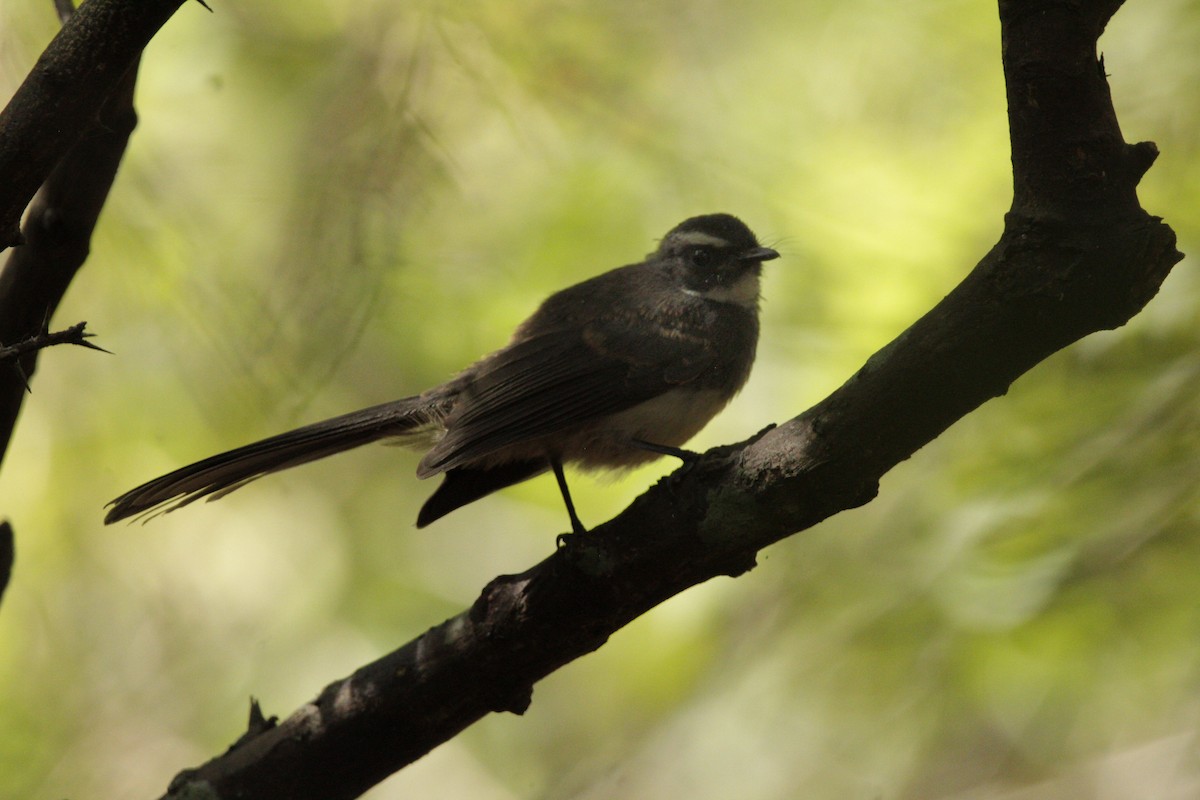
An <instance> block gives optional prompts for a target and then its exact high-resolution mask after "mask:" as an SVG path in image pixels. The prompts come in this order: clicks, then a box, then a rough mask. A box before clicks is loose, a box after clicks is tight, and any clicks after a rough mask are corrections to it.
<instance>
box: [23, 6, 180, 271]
mask: <svg viewBox="0 0 1200 800" xmlns="http://www.w3.org/2000/svg"><path fill="white" fill-rule="evenodd" d="M182 4H183V0H88V2H87V3H85V4H84V5H83V6H81V7H80V9H79V10H78V11H77V12H76V13H74V14H72V15H71V17H70V19H68V20H67V21H66V23H65V24H64V25H63V27H62V30H60V31H59V32H58V35H57V36H55V37H54V39H53V41H51V42H50V45H49V46H48V47H47V48H46V50H45V52H44V53H42V55H41V57H40V58H39V59H38V61H37V64H35V65H34V67H33V70H32V71H31V72H30V73H29V77H27V78H26V79H25V81H24V82H23V83H22V84H21V86H20V88H18V89H17V92H16V94H14V95H13V97H12V100H10V101H9V103H8V106H7V107H6V108H5V109H4V110H3V111H2V112H0V175H3V176H4V186H3V188H2V189H0V250H3V249H4V248H6V247H11V246H13V245H16V244H20V243H21V242H22V237H21V234H20V233H19V232H18V231H19V223H20V219H21V213H22V212H23V211H24V210H25V207H26V206H27V205H29V201H30V199H31V198H32V197H33V195H34V193H35V192H36V191H37V190H38V187H40V186H41V185H42V184H43V183H45V182H46V180H47V178H48V177H49V175H50V173H51V171H52V170H53V169H54V168H55V165H56V164H58V162H59V160H60V159H62V157H63V154H64V153H66V152H67V151H68V150H70V149H71V147H72V146H73V145H74V144H75V143H76V142H77V141H79V140H80V139H81V138H82V135H83V134H84V133H85V132H87V131H94V125H95V123H96V116H97V114H98V113H99V111H100V108H101V107H102V106H103V105H104V103H105V101H106V100H107V99H108V97H109V95H111V94H112V93H113V90H114V88H115V87H116V86H118V85H119V83H120V81H121V80H122V76H123V75H124V74H125V73H126V72H127V71H128V70H129V68H130V67H131V65H132V64H133V63H134V61H135V60H136V59H137V58H139V57H140V56H141V53H142V50H143V49H144V48H145V47H146V44H147V43H148V42H149V41H150V39H151V37H152V36H154V34H155V33H157V32H158V29H159V28H161V27H162V26H163V24H164V23H166V21H167V20H168V19H169V18H170V16H171V15H172V14H173V13H175V9H177V8H179V6H180V5H182Z"/></svg>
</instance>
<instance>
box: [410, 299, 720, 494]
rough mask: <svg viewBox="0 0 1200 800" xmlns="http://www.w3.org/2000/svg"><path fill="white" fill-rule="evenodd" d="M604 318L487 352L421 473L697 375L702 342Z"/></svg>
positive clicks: (702, 364) (620, 406) (626, 404)
mask: <svg viewBox="0 0 1200 800" xmlns="http://www.w3.org/2000/svg"><path fill="white" fill-rule="evenodd" d="M636 327H639V326H632V325H629V324H621V323H620V322H619V321H613V320H602V321H594V322H593V323H591V324H589V325H586V326H584V328H583V329H582V330H580V329H574V330H570V329H562V328H560V329H559V330H556V331H551V332H547V333H543V334H539V335H536V336H534V337H531V338H529V339H525V340H521V341H517V342H515V343H513V344H511V345H509V346H508V347H506V348H505V349H503V350H501V351H499V352H497V353H495V354H494V355H492V356H490V357H489V358H487V359H485V360H484V361H483V362H481V364H480V370H479V372H478V373H476V374H475V375H474V376H473V380H472V382H471V386H470V388H469V389H468V390H467V391H466V392H465V393H464V395H463V396H460V404H459V407H458V408H457V409H456V410H455V412H454V413H453V414H452V415H451V416H450V417H449V418H448V419H447V420H446V424H447V427H448V432H447V433H446V435H445V437H444V438H443V439H442V440H441V441H440V442H438V444H437V445H436V446H435V447H433V449H431V450H430V451H429V453H428V454H426V456H425V458H424V459H423V460H422V461H421V466H420V468H419V470H418V473H417V474H418V475H420V476H421V477H427V476H429V475H434V474H437V473H439V472H444V471H446V470H448V469H452V468H454V467H459V466H462V465H467V464H470V463H471V462H473V461H475V460H476V459H480V458H483V457H485V456H488V455H490V454H492V453H494V452H496V451H497V450H500V449H502V448H504V447H507V446H509V445H512V444H515V443H518V442H522V441H529V440H533V439H537V438H539V437H542V436H547V435H550V434H554V433H557V432H559V431H563V430H566V429H569V428H571V427H572V426H575V425H579V424H582V423H585V422H589V421H591V420H594V419H597V418H599V417H603V416H607V415H609V414H614V413H617V412H619V411H623V410H625V409H627V408H632V407H633V406H636V405H638V404H639V403H642V402H644V401H646V400H649V399H651V398H653V397H656V396H658V395H660V394H663V393H664V392H667V391H670V390H671V389H673V388H675V387H677V386H681V385H684V384H687V383H688V382H690V381H692V380H694V379H695V378H696V377H698V376H699V375H701V374H702V373H703V372H704V370H705V369H707V368H708V367H709V366H710V365H711V363H712V358H711V356H710V354H709V352H708V349H707V348H706V347H705V346H704V342H703V341H701V340H700V339H697V338H694V337H687V336H683V335H681V334H679V333H678V332H675V331H666V330H662V329H656V328H655V327H654V326H646V327H650V328H651V331H652V332H650V333H647V331H646V330H645V329H644V328H643V329H642V330H636V331H635V330H633V328H636Z"/></svg>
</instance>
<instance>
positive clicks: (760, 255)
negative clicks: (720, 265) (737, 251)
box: [738, 247, 779, 261]
mask: <svg viewBox="0 0 1200 800" xmlns="http://www.w3.org/2000/svg"><path fill="white" fill-rule="evenodd" d="M776 258H779V253H778V252H777V251H775V250H772V249H771V248H769V247H755V248H752V249H750V250H747V251H746V252H744V253H742V254H741V255H740V256H738V261H771V260H772V259H776Z"/></svg>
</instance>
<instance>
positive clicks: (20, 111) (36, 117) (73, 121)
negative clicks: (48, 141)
mask: <svg viewBox="0 0 1200 800" xmlns="http://www.w3.org/2000/svg"><path fill="white" fill-rule="evenodd" d="M105 3H108V0H91V1H90V2H88V3H87V5H86V6H84V8H82V9H80V11H79V12H77V13H75V14H73V15H71V16H70V17H69V18H68V19H67V20H66V21H65V23H64V25H63V30H62V32H60V34H59V36H58V37H56V38H55V39H54V42H52V43H51V45H50V47H49V48H48V49H47V51H46V54H43V56H42V58H41V59H39V61H38V66H37V67H35V68H34V73H33V74H32V75H31V76H30V77H29V79H27V80H26V81H25V84H23V85H22V87H21V89H19V90H18V92H17V96H16V97H14V98H13V102H12V103H10V104H9V107H8V108H6V109H5V110H4V112H3V115H0V163H2V162H3V159H4V153H5V151H4V148H5V147H6V146H9V145H12V146H20V143H21V142H22V141H23V140H24V139H25V138H26V137H27V136H28V134H27V133H25V131H26V130H29V131H35V132H36V131H38V130H43V129H46V130H58V128H59V126H60V125H62V126H65V127H67V128H71V129H72V130H73V131H74V132H75V134H76V136H77V139H76V140H74V144H62V143H60V145H59V146H60V147H63V148H64V150H60V151H57V152H56V153H55V154H42V156H43V157H50V156H51V155H53V156H54V157H53V160H52V161H51V162H50V163H51V165H52V166H54V169H53V170H52V171H51V172H50V174H49V176H48V177H47V178H46V180H45V183H44V184H43V185H42V187H41V190H40V191H39V192H38V194H37V197H36V198H35V199H34V202H33V204H32V205H31V206H30V208H29V215H28V217H27V219H26V221H25V230H24V233H25V236H24V239H25V242H26V243H25V244H24V245H23V246H21V247H18V248H16V249H14V250H13V251H12V252H11V253H10V254H9V257H8V261H7V263H6V264H5V265H4V269H3V271H2V272H0V345H7V346H19V343H21V342H28V341H30V340H33V339H35V338H36V337H37V336H39V335H40V334H42V333H43V332H44V331H45V330H46V326H47V324H48V323H49V320H50V318H51V316H52V315H53V313H54V310H55V309H56V308H57V307H58V304H59V302H60V301H61V300H62V298H63V295H64V294H65V293H66V291H67V287H68V286H69V285H70V283H71V280H72V279H73V278H74V277H75V273H76V272H77V271H78V270H79V268H80V267H81V266H82V265H83V262H84V260H85V259H86V258H87V255H88V251H89V248H90V242H91V236H92V231H93V230H94V229H95V227H96V221H97V219H98V218H99V216H100V211H101V209H102V208H103V207H104V202H105V200H107V198H108V192H109V189H110V188H111V187H112V183H113V180H114V178H115V177H116V174H117V167H118V166H119V165H120V163H121V158H122V156H123V155H124V154H125V147H126V144H127V143H128V141H129V135H130V133H132V132H133V129H134V126H135V125H136V124H137V115H136V114H135V112H134V110H133V90H134V82H135V80H136V78H137V65H138V61H139V57H138V55H137V54H136V53H135V54H134V55H133V56H132V57H131V59H126V60H125V61H124V62H123V63H124V65H125V67H124V69H123V70H122V72H119V73H115V74H113V72H112V68H111V66H110V65H111V63H112V62H111V59H112V58H113V56H112V55H111V54H110V53H109V51H108V50H101V51H99V52H96V53H94V54H93V55H92V56H91V59H92V60H94V64H93V68H92V69H91V70H87V69H85V68H84V67H83V66H81V64H83V63H91V62H89V54H88V52H87V50H86V47H87V46H88V45H89V43H90V42H91V41H92V39H93V38H94V37H95V36H98V35H100V34H101V33H103V32H104V31H105V30H108V29H109V28H105V27H104V23H108V25H109V27H110V28H113V29H117V30H118V31H119V30H127V29H129V28H131V27H134V26H132V23H131V22H130V20H128V19H125V17H123V16H120V15H117V14H114V13H112V12H111V11H110V12H107V13H106V14H102V15H101V16H99V17H96V16H95V14H96V12H94V11H93V12H91V13H92V17H90V20H91V21H90V22H89V21H88V19H89V17H87V14H88V13H89V10H90V9H91V8H92V6H93V5H104V4H105ZM109 5H112V4H111V3H109ZM146 5H147V6H150V5H153V4H149V3H147V4H146ZM176 5H178V4H177V3H176ZM126 15H128V12H126ZM80 17H84V18H85V21H84V23H83V26H82V28H81V27H80V26H79V24H78V20H79V18H80ZM164 19H165V17H164ZM118 22H119V23H120V24H117V23H118ZM143 27H144V24H143ZM71 30H77V31H78V30H82V31H85V32H87V33H88V35H87V36H84V35H82V34H78V33H77V34H75V35H74V36H68V35H67V33H68V31H71ZM154 30H157V26H155V28H154ZM64 37H65V38H64ZM118 38H121V37H118ZM60 42H62V43H60ZM52 52H57V53H60V54H61V53H63V52H65V53H66V54H67V56H69V58H68V57H67V56H63V55H58V56H51V55H50V54H51V53H52ZM56 58H57V59H59V60H65V61H66V64H67V65H62V64H58V65H57V66H54V67H51V66H48V64H52V63H57V62H56V61H55V59H56ZM105 59H109V61H108V62H106V61H105ZM77 62H78V63H77ZM71 70H75V71H76V72H80V73H87V76H86V77H87V78H88V80H85V79H84V78H83V77H78V78H74V79H72V81H71V85H70V86H58V91H60V92H62V93H63V94H64V95H68V96H70V95H73V94H74V93H75V92H76V90H77V88H78V87H77V86H76V85H75V83H76V82H79V83H82V84H84V85H89V86H90V85H92V84H93V83H94V81H95V77H96V75H103V76H105V77H106V82H105V83H104V84H103V85H101V86H99V87H98V88H97V89H95V91H98V92H101V93H100V95H99V100H98V101H97V103H96V105H95V107H92V106H91V105H88V106H87V107H88V109H89V110H88V111H87V113H86V115H85V116H82V117H69V118H67V119H66V121H65V122H63V121H60V115H59V114H58V113H57V112H58V109H54V108H50V106H51V105H52V102H51V99H50V98H49V97H44V96H42V95H41V94H39V92H49V91H52V90H53V89H54V88H55V86H57V84H56V83H55V82H53V81H49V79H48V78H47V77H46V76H47V75H57V74H73V73H71ZM39 77H40V80H39V79H35V78H39ZM30 86H33V87H34V89H28V88H27V87H30ZM23 92H26V93H32V94H33V96H34V97H35V98H37V102H32V101H30V100H23V101H19V98H21V96H22V93H23ZM105 98H107V100H106V99H105ZM66 105H70V104H69V103H67V104H66ZM77 111H79V110H78V109H77ZM79 113H83V112H82V111H79ZM5 126H8V127H7V128H6V127H5ZM39 141H40V140H39ZM67 147H69V149H66V148H67ZM64 151H65V152H66V155H62V153H63V152H64ZM35 158H36V157H31V160H35ZM54 162H57V165H54ZM0 169H2V167H0ZM0 174H2V173H0ZM13 190H14V187H13V186H11V185H10V186H9V187H7V188H6V189H5V190H4V193H5V194H6V195H10V194H11V193H12V191H13ZM26 199H27V198H26ZM18 213H19V212H18ZM38 349H39V348H32V349H29V350H28V351H27V352H24V353H22V354H21V357H20V359H19V361H18V368H17V369H11V368H8V369H0V460H2V459H3V457H4V453H5V452H6V451H7V449H8V443H9V440H10V439H11V437H12V432H13V428H14V427H15V425H16V422H17V415H18V413H19V412H20V410H21V404H22V403H23V402H24V398H25V393H26V388H27V385H28V384H27V381H28V379H29V378H30V377H32V375H33V373H34V371H35V370H36V369H37V357H38Z"/></svg>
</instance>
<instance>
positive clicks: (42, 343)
mask: <svg viewBox="0 0 1200 800" xmlns="http://www.w3.org/2000/svg"><path fill="white" fill-rule="evenodd" d="M85 328H87V323H86V322H78V323H76V324H74V325H72V326H71V327H69V328H65V329H63V330H61V331H53V332H51V331H42V332H41V333H37V334H34V335H33V336H30V337H29V338H28V339H24V340H23V341H20V342H17V343H16V344H14V345H9V346H7V347H0V364H3V363H4V362H6V361H16V360H18V359H20V358H21V357H22V356H26V355H29V354H30V353H33V352H36V351H38V350H43V349H45V348H47V347H54V346H55V345H59V344H73V345H78V346H79V347H86V348H88V349H89V350H99V351H100V352H101V353H107V352H108V351H107V350H105V349H104V348H103V347H97V346H96V345H94V344H92V343H91V342H89V341H88V339H90V338H91V337H92V335H93V334H90V333H88V332H87V331H86V330H85Z"/></svg>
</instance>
